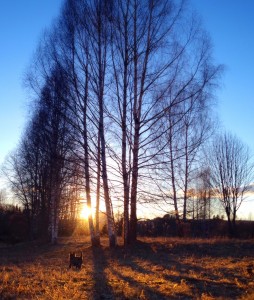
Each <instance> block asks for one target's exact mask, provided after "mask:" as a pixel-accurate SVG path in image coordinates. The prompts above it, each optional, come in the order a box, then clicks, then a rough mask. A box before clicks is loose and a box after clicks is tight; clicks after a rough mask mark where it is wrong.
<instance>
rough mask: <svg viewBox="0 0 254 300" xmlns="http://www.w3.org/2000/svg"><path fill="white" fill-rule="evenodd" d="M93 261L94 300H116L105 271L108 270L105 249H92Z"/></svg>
mask: <svg viewBox="0 0 254 300" xmlns="http://www.w3.org/2000/svg"><path fill="white" fill-rule="evenodd" d="M92 259H93V279H94V291H93V298H92V299H94V300H97V299H115V298H114V292H113V290H112V287H111V286H110V285H109V283H108V279H107V276H106V274H105V270H106V268H108V261H107V258H106V255H105V249H103V248H102V247H92Z"/></svg>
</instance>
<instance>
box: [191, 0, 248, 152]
mask: <svg viewBox="0 0 254 300" xmlns="http://www.w3.org/2000/svg"><path fill="white" fill-rule="evenodd" d="M191 2H192V3H193V5H194V7H196V10H197V11H198V12H199V13H200V14H201V17H202V20H203V24H204V27H205V28H206V30H207V31H208V32H209V34H210V36H211V38H212V41H213V46H214V49H213V50H214V51H213V52H214V57H215V59H216V61H217V62H218V63H221V64H224V65H225V67H226V68H225V72H224V76H223V77H222V81H221V85H222V87H221V89H220V90H218V92H217V101H218V113H219V117H220V119H221V122H222V125H223V127H224V128H225V129H226V130H230V131H232V132H233V133H235V134H236V135H237V136H238V137H239V138H241V139H242V141H244V142H245V143H247V144H248V145H249V146H250V148H251V150H252V151H253V152H254V136H253V128H254V93H253V89H254V1H253V0H244V1H240V0H191Z"/></svg>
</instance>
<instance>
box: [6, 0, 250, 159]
mask: <svg viewBox="0 0 254 300" xmlns="http://www.w3.org/2000/svg"><path fill="white" fill-rule="evenodd" d="M61 3H62V0H12V1H9V0H6V1H4V0H0V41H1V46H0V164H1V163H2V162H3V161H4V157H5V156H6V155H7V154H8V153H9V152H10V151H11V150H13V149H14V148H15V146H16V145H17V143H18V141H19V138H20V136H21V133H22V129H23V126H24V123H25V117H26V114H27V110H28V107H27V103H28V101H27V95H26V93H25V91H24V88H23V87H22V77H23V74H24V72H25V70H26V68H27V67H28V65H29V61H30V60H31V58H32V55H33V53H34V51H35V49H36V45H37V43H38V40H39V37H40V35H41V33H42V32H43V30H44V29H45V28H46V27H48V26H50V24H51V22H52V20H53V19H54V18H55V17H57V15H58V13H59V10H60V7H61ZM190 4H191V5H193V7H194V8H196V11H197V12H198V13H199V14H200V16H201V18H202V20H203V25H204V27H205V28H206V30H207V31H208V33H209V34H210V36H211V39H212V41H213V46H214V58H215V61H216V62H217V63H221V64H224V65H225V66H226V71H225V73H224V76H223V78H222V81H221V86H222V87H221V88H220V89H219V90H218V91H217V101H218V109H217V111H218V114H219V117H220V120H221V122H222V125H223V126H224V128H225V129H226V130H230V131H232V132H233V133H235V134H236V135H237V136H238V137H239V138H241V139H242V140H243V141H244V142H245V143H247V144H248V145H249V146H250V148H251V150H252V151H253V152H254V138H253V128H254V117H253V115H254V90H253V89H254V1H253V0H241V1H240V0H190Z"/></svg>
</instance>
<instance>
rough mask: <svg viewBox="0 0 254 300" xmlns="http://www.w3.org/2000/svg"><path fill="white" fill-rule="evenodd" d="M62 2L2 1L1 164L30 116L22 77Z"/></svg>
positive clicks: (15, 143) (0, 71)
mask: <svg viewBox="0 0 254 300" xmlns="http://www.w3.org/2000/svg"><path fill="white" fill-rule="evenodd" d="M61 3H62V0H12V1H9V0H7V1H4V0H0V41H1V42H0V164H1V163H2V162H3V161H4V157H5V156H6V155H7V154H8V153H9V152H10V151H11V150H13V149H14V148H15V146H16V145H17V143H18V141H19V138H20V136H21V133H22V129H23V127H24V123H25V117H26V113H27V109H28V107H27V103H28V101H27V98H28V97H27V95H26V92H25V90H24V88H23V86H22V85H23V84H22V80H23V79H22V78H23V75H24V72H25V71H26V69H27V67H28V65H29V61H30V60H31V58H32V55H33V53H34V51H35V49H36V45H37V43H38V41H39V38H40V35H41V34H42V32H43V30H44V29H45V28H46V27H47V26H50V24H51V22H52V20H53V18H55V17H56V16H57V15H58V13H59V10H60V7H61Z"/></svg>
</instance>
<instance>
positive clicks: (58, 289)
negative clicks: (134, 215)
mask: <svg viewBox="0 0 254 300" xmlns="http://www.w3.org/2000/svg"><path fill="white" fill-rule="evenodd" d="M102 244H103V245H102V247H100V248H96V249H93V248H92V247H90V243H89V239H87V238H84V239H74V238H63V239H60V241H59V244H58V245H56V246H49V245H43V244H39V243H38V242H36V243H27V244H19V245H16V246H2V247H0V257H1V260H0V299H206V300H208V299H209V300H210V299H254V275H253V274H250V271H249V272H248V265H249V264H250V263H252V262H253V261H254V241H251V240H249V241H237V240H193V239H183V240H182V239H171V238H168V239H162V238H158V239H155V238H151V239H148V238H146V239H140V240H139V242H137V244H135V245H134V246H131V247H129V248H128V249H126V250H125V249H124V248H123V247H122V246H119V247H117V248H116V249H114V250H110V249H108V247H107V240H102ZM80 250H82V251H83V255H84V263H83V266H82V269H81V271H76V270H74V269H71V270H69V269H68V253H69V252H70V251H80ZM253 272H254V270H253Z"/></svg>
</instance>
